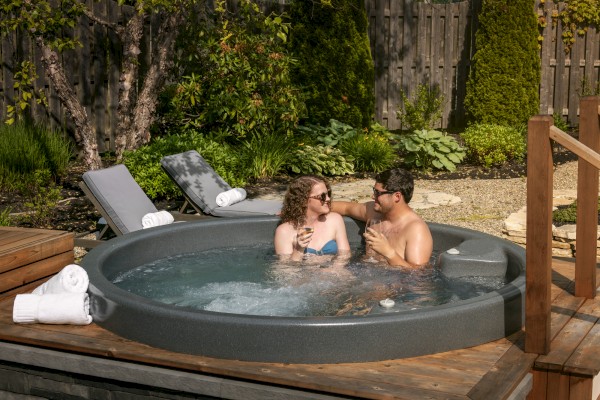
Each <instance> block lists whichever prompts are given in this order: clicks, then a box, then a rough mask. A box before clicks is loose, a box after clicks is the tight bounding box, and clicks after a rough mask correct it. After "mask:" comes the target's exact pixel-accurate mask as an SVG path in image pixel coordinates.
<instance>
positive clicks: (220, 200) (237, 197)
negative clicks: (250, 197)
mask: <svg viewBox="0 0 600 400" xmlns="http://www.w3.org/2000/svg"><path fill="white" fill-rule="evenodd" d="M245 198H246V190H244V189H243V188H233V189H231V190H227V191H226V192H221V193H219V194H218V195H217V204H218V205H219V207H227V206H230V205H232V204H235V203H239V202H240V201H242V200H244V199H245Z"/></svg>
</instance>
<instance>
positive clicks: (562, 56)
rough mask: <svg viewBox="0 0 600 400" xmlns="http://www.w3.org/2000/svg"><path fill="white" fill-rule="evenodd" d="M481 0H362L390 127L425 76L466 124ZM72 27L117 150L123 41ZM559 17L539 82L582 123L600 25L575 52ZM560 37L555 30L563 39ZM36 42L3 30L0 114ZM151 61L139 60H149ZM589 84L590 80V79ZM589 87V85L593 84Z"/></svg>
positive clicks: (112, 15) (384, 120)
mask: <svg viewBox="0 0 600 400" xmlns="http://www.w3.org/2000/svg"><path fill="white" fill-rule="evenodd" d="M86 1H87V3H88V5H89V6H90V7H94V9H95V11H96V12H97V13H100V15H102V16H103V17H104V18H106V19H109V20H111V21H117V22H119V23H123V22H124V21H125V16H124V15H126V14H127V13H128V12H129V11H128V9H127V8H125V7H120V6H118V5H117V4H116V2H114V1H112V0H107V1H102V2H94V1H93V0H86ZM480 4H481V0H470V1H469V0H465V1H462V2H458V3H451V4H426V3H421V2H416V1H414V0H365V6H366V10H367V15H368V18H369V38H370V42H371V52H372V54H373V59H374V63H375V104H376V105H375V120H376V121H378V122H380V123H381V124H383V125H384V126H387V127H388V128H390V129H396V128H399V127H400V123H399V120H398V119H397V118H396V111H397V110H398V107H399V105H400V103H401V95H400V91H401V90H403V91H404V92H405V93H407V94H408V95H409V97H410V96H411V95H412V93H414V90H415V88H416V87H417V85H418V84H419V83H425V84H430V85H437V86H438V87H439V88H440V89H441V92H442V93H443V95H444V99H445V101H444V104H443V115H442V118H441V120H440V121H439V124H438V127H441V128H449V127H457V128H461V127H462V126H463V125H464V107H463V102H464V97H465V91H466V79H467V77H468V72H469V67H470V60H471V57H472V55H473V52H474V50H475V32H476V29H477V18H476V15H477V10H478V9H479V7H480ZM552 6H553V2H549V1H546V2H545V4H539V0H537V3H536V12H538V14H540V16H544V17H545V18H546V20H548V21H551V15H550V14H551V13H552V10H551V8H552ZM73 33H74V34H75V35H76V36H77V37H79V39H80V40H81V42H82V44H83V47H81V48H79V49H77V50H76V51H69V52H67V53H65V54H63V55H62V58H63V60H65V62H66V65H67V71H68V72H69V73H70V76H69V78H70V79H71V80H72V82H73V84H74V86H75V88H76V90H77V93H78V94H79V97H80V99H81V101H82V103H83V104H84V106H85V107H86V110H87V112H88V114H89V116H90V119H91V120H92V126H93V127H94V129H95V130H96V134H97V139H98V143H99V146H100V147H99V149H100V151H101V152H103V151H105V150H108V149H112V148H113V144H114V138H113V132H114V128H115V126H116V109H117V101H118V88H119V71H118V70H119V65H120V63H121V54H120V45H119V44H118V42H117V38H116V37H115V36H114V35H111V34H110V32H108V35H107V32H106V29H105V28H102V27H99V26H95V25H93V24H92V23H91V22H90V21H89V20H88V19H87V18H82V22H81V24H80V25H79V26H77V27H76V28H75V29H74V30H73ZM561 33H562V31H561V26H560V25H557V26H554V25H552V24H551V23H549V24H548V26H547V27H546V28H545V29H543V30H542V33H541V34H542V35H543V37H544V40H543V41H542V42H541V43H542V44H541V50H540V55H541V57H542V81H541V85H540V112H541V113H542V114H547V113H548V114H553V113H554V112H559V113H560V114H561V115H563V116H564V117H565V119H567V120H568V121H569V122H570V123H571V124H573V125H575V124H577V123H578V108H577V105H578V103H579V97H580V95H581V94H597V93H594V92H593V90H594V89H596V90H597V85H598V82H599V81H600V55H599V52H600V33H599V32H598V31H597V30H596V29H594V28H590V29H589V30H588V32H587V33H586V35H585V36H583V37H577V40H576V42H575V45H574V46H573V49H572V50H571V52H570V53H565V51H564V45H563V43H562V40H560V35H561ZM152 34H153V29H152V24H151V23H148V24H146V32H145V33H144V38H145V40H146V41H145V43H144V46H143V48H142V51H143V52H144V54H149V53H148V52H147V51H146V50H147V49H148V47H149V46H150V43H151V38H152ZM557 38H558V39H557ZM38 53H39V52H38V50H37V49H36V48H35V46H33V45H32V43H31V42H30V41H29V40H28V39H27V38H26V37H23V36H19V35H16V34H12V35H9V36H7V37H4V38H2V41H1V44H0V63H1V71H0V118H2V119H4V117H5V115H6V106H7V104H11V103H12V99H13V97H14V89H13V84H14V81H13V77H12V76H13V73H14V71H15V70H16V68H17V66H18V65H19V63H20V62H21V60H28V59H34V60H35V59H37V58H38V57H37V56H38V55H39V54H38ZM145 62H146V60H142V63H141V69H142V70H143V69H144V64H145ZM36 68H37V73H38V75H39V78H38V79H37V80H36V82H35V87H36V89H42V90H44V92H45V93H46V95H47V98H48V108H47V109H45V108H44V107H41V106H34V107H32V113H33V116H34V118H35V119H36V120H40V121H45V122H46V123H50V124H51V125H53V126H63V127H67V128H69V127H70V123H69V119H68V117H67V116H66V115H65V111H64V109H63V108H62V106H61V104H60V102H59V100H58V97H57V96H56V94H55V92H54V91H53V89H52V87H51V85H50V84H49V83H48V81H47V79H46V78H45V74H44V71H43V69H42V67H41V64H40V63H37V64H36ZM584 86H585V87H584ZM590 90H592V92H590Z"/></svg>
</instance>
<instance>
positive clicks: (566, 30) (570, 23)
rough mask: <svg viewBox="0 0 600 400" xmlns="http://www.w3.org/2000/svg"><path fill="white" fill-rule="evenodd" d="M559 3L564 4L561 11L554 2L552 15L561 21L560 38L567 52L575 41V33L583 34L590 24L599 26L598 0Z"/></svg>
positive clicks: (599, 10) (599, 5)
mask: <svg viewBox="0 0 600 400" xmlns="http://www.w3.org/2000/svg"><path fill="white" fill-rule="evenodd" d="M560 4H564V7H563V8H562V11H559V10H558V4H556V5H555V9H554V10H553V12H552V17H553V19H554V20H555V21H556V20H560V21H561V23H562V24H561V25H562V39H563V43H564V44H565V50H566V51H567V52H569V51H570V50H571V47H572V46H573V44H574V43H575V35H580V36H583V35H585V33H586V32H587V31H588V28H589V27H590V26H595V27H596V28H598V27H600V0H569V1H564V2H561V3H560Z"/></svg>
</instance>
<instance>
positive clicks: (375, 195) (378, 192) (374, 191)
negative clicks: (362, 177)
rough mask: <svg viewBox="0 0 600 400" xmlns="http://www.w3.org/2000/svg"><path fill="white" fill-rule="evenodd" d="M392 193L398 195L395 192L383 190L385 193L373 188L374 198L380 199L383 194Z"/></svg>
mask: <svg viewBox="0 0 600 400" xmlns="http://www.w3.org/2000/svg"><path fill="white" fill-rule="evenodd" d="M392 193H396V192H395V191H393V190H383V191H379V190H377V189H375V188H373V197H375V198H378V197H379V196H381V195H382V194H392Z"/></svg>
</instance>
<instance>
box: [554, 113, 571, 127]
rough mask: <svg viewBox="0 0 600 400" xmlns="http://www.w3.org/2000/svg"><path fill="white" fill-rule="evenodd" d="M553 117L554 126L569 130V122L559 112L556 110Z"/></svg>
mask: <svg viewBox="0 0 600 400" xmlns="http://www.w3.org/2000/svg"><path fill="white" fill-rule="evenodd" d="M552 118H553V119H554V126H556V127H557V128H558V129H560V130H561V131H563V132H567V131H568V130H569V124H567V121H565V120H564V119H562V117H561V116H560V114H559V113H558V112H554V114H552Z"/></svg>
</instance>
